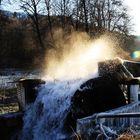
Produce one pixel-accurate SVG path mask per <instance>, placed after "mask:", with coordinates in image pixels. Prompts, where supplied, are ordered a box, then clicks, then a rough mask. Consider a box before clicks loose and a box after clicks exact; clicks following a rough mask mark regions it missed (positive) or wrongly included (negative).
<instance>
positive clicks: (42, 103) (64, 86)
mask: <svg viewBox="0 0 140 140" xmlns="http://www.w3.org/2000/svg"><path fill="white" fill-rule="evenodd" d="M84 81H85V80H83V79H78V80H71V81H53V82H50V81H49V82H46V84H45V85H44V86H42V87H41V88H40V89H39V95H38V97H37V99H36V101H35V102H34V103H33V104H31V105H29V106H28V108H27V110H26V111H25V117H24V126H23V130H22V134H21V140H39V139H40V140H60V139H65V137H67V136H66V134H65V133H64V132H63V127H64V121H65V118H66V116H67V114H68V112H69V108H70V103H71V102H70V101H71V100H70V99H71V97H72V96H73V94H74V93H75V91H76V90H77V89H78V88H79V86H80V85H81V84H82V83H83V82H84Z"/></svg>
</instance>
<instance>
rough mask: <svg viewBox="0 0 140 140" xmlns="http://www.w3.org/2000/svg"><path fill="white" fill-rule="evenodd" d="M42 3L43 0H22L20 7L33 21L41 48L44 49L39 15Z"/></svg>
mask: <svg viewBox="0 0 140 140" xmlns="http://www.w3.org/2000/svg"><path fill="white" fill-rule="evenodd" d="M40 3H41V0H20V4H21V5H20V7H21V9H23V10H24V12H25V13H26V14H27V15H28V16H29V17H30V18H31V19H32V22H33V25H34V29H35V33H36V35H37V39H38V42H39V44H40V47H41V48H44V44H43V41H42V36H41V32H40V23H39V13H40V12H41V8H40Z"/></svg>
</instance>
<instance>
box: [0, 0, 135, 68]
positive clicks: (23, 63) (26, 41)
mask: <svg viewBox="0 0 140 140" xmlns="http://www.w3.org/2000/svg"><path fill="white" fill-rule="evenodd" d="M4 2H5V5H6V4H11V5H12V4H13V5H14V4H15V3H17V4H18V6H19V7H20V10H21V11H23V12H16V11H13V12H8V11H5V10H3V8H4V6H5V5H4V4H3V3H4ZM0 4H1V5H0V68H25V69H26V68H27V69H28V68H38V67H42V66H41V64H42V62H43V61H44V57H45V54H46V52H47V51H49V50H50V49H52V48H54V49H55V48H57V45H58V43H56V42H57V41H56V40H57V39H56V36H55V32H56V31H58V30H62V31H63V34H62V35H61V39H64V40H65V39H67V38H69V37H70V36H71V34H72V33H73V32H77V33H78V32H83V33H86V34H88V35H89V36H90V38H92V39H95V38H98V37H99V36H101V35H103V34H105V33H107V34H109V35H110V36H114V40H116V39H117V40H119V41H120V47H121V48H122V49H123V50H125V51H127V52H128V53H129V54H130V53H131V52H132V51H134V50H135V36H134V35H132V34H131V31H132V30H133V24H132V22H131V17H130V16H129V14H128V11H127V7H126V6H125V5H124V3H123V1H122V0H15V1H10V0H8V1H6V0H1V1H0ZM132 46H133V47H132ZM128 59H129V57H128Z"/></svg>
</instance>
